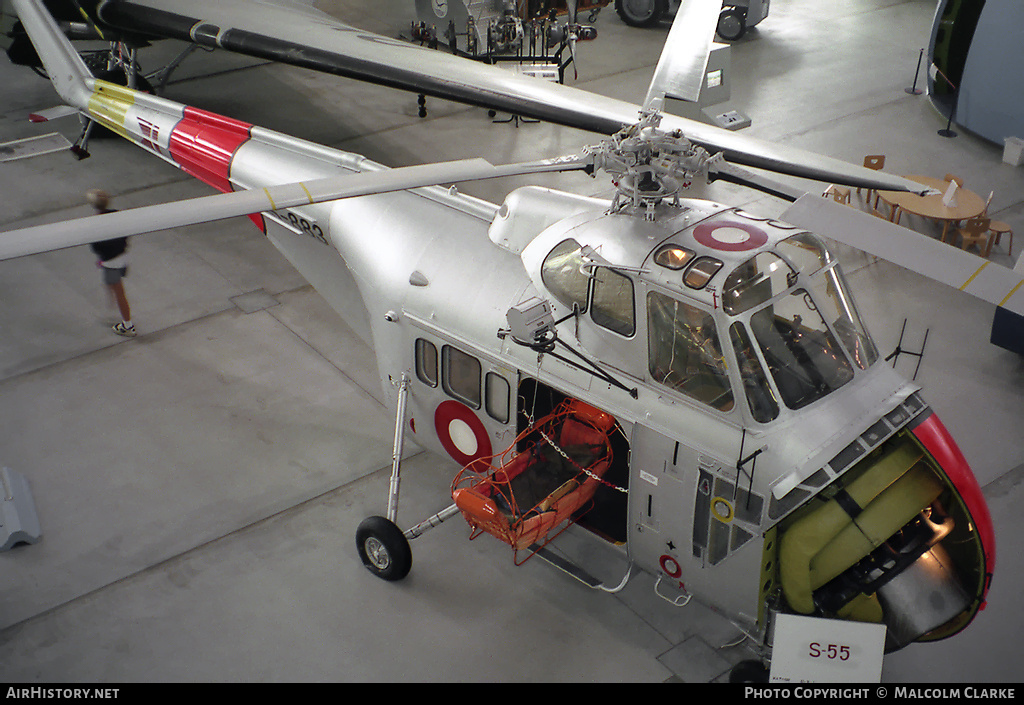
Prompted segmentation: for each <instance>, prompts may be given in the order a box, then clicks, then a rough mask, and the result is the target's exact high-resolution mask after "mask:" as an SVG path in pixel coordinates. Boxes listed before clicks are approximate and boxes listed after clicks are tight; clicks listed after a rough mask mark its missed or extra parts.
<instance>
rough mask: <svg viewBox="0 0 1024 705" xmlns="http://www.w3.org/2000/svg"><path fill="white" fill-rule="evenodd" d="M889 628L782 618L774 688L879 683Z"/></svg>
mask: <svg viewBox="0 0 1024 705" xmlns="http://www.w3.org/2000/svg"><path fill="white" fill-rule="evenodd" d="M885 632H886V628H885V625H884V624H870V623H867V622H851V621H847V620H840V619H821V618H818V617H802V616H798V615H791V614H780V615H779V616H778V619H777V621H776V624H775V640H774V644H773V646H772V666H771V676H770V681H771V682H772V683H878V682H880V681H881V680H882V655H883V653H884V651H885Z"/></svg>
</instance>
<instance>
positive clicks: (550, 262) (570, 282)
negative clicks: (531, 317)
mask: <svg viewBox="0 0 1024 705" xmlns="http://www.w3.org/2000/svg"><path fill="white" fill-rule="evenodd" d="M585 263H586V262H585V261H584V259H583V255H582V249H581V248H580V244H579V243H578V242H576V241H575V240H563V241H562V242H560V243H559V244H557V245H555V248H554V249H553V250H551V252H549V253H548V256H547V257H545V258H544V264H543V265H541V271H540V278H541V281H543V282H544V286H546V287H547V288H548V291H550V292H551V294H552V295H553V296H554V297H555V298H556V299H557V300H558V301H561V302H562V303H563V304H565V305H566V306H568V307H570V308H571V307H572V306H573V305H576V306H578V307H579V309H580V310H581V311H583V310H586V308H587V287H588V285H589V284H590V277H589V276H587V275H586V274H584V273H583V270H582V267H583V265H584V264H585Z"/></svg>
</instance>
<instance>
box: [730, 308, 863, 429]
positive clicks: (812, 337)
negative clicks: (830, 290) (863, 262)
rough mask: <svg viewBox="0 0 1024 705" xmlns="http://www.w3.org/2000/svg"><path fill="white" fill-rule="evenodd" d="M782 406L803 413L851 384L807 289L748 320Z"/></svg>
mask: <svg viewBox="0 0 1024 705" xmlns="http://www.w3.org/2000/svg"><path fill="white" fill-rule="evenodd" d="M750 329H751V331H752V332H753V334H754V339H755V340H757V342H758V345H759V346H760V347H761V352H762V353H763V355H764V360H765V362H766V363H767V365H768V372H769V373H770V374H771V376H772V378H773V379H774V380H775V386H776V388H778V390H779V394H780V395H781V396H782V401H783V403H785V405H786V406H788V407H789V408H790V409H801V408H803V407H805V406H807V405H808V404H810V403H811V402H814V401H817V400H818V399H821V398H822V397H824V396H825V395H827V394H829V393H830V392H832V391H834V390H836V389H838V388H839V387H841V386H843V385H844V384H846V383H847V382H849V381H850V380H851V379H853V365H851V364H850V361H849V360H848V359H847V358H846V355H845V354H844V353H843V350H842V346H840V345H839V341H837V340H836V338H835V336H833V335H832V332H831V331H830V330H829V329H828V326H826V325H825V321H824V319H823V318H822V317H821V314H820V313H819V312H818V308H817V306H816V305H815V303H814V300H813V299H812V298H811V295H810V294H809V293H808V292H807V291H806V290H805V289H794V290H793V291H792V292H791V293H790V294H789V295H788V296H783V297H780V298H778V299H776V300H775V302H774V303H772V304H770V305H768V306H765V307H764V308H762V309H761V310H760V311H758V312H756V313H754V314H753V315H752V316H751V317H750Z"/></svg>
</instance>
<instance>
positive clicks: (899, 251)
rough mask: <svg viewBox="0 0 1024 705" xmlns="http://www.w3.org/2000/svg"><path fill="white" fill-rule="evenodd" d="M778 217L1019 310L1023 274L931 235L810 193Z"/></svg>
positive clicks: (1023, 310) (1023, 300) (1022, 310)
mask: <svg viewBox="0 0 1024 705" xmlns="http://www.w3.org/2000/svg"><path fill="white" fill-rule="evenodd" d="M779 219H780V220H783V221H785V222H787V223H790V224H791V225H796V226H798V227H802V228H807V229H808V230H812V231H814V232H817V233H820V234H822V235H825V236H827V237H829V238H831V239H833V240H838V241H839V242H842V243H845V244H847V245H850V246H851V247H856V248H857V249H859V250H862V251H864V252H867V253H868V254H872V255H875V256H877V257H881V258H882V259H885V260H888V261H889V262H892V263H893V264H897V265H899V266H901V267H904V268H905V269H909V270H910V271H912V272H917V273H918V274H922V275H924V276H926V277H929V278H930V279H934V280H935V281H938V282H942V283H943V284H947V285H949V286H952V287H954V288H956V289H959V290H960V291H963V292H965V293H968V294H971V295H973V296H976V297H978V298H979V299H981V300H983V301H988V302H989V303H993V304H995V305H996V306H999V307H1001V308H1005V309H1007V310H1009V311H1012V312H1013V313H1016V314H1018V315H1024V275H1022V274H1021V273H1020V272H1016V271H1014V270H1012V269H1008V268H1007V267H1003V266H1001V265H998V264H995V263H993V262H991V261H990V260H987V259H984V258H982V257H978V256H977V255H974V254H971V253H970V252H965V251H964V250H961V249H958V248H956V247H950V246H949V245H947V244H945V243H943V242H941V241H940V240H937V239H935V238H932V237H928V236H927V235H922V234H921V233H918V232H914V231H913V230H909V229H907V228H904V227H902V226H900V225H896V224H895V223H890V222H889V221H888V220H883V219H882V218H878V217H875V216H873V215H870V214H868V213H865V212H864V211H862V210H859V209H857V208H851V207H850V206H847V205H842V204H839V203H836V202H835V201H833V200H832V199H830V198H821V197H820V196H813V195H811V194H807V195H805V196H802V197H801V198H800V199H799V200H797V202H796V203H794V204H793V205H791V206H790V207H789V208H788V209H786V211H785V212H784V213H783V214H782V215H781V216H780V217H779Z"/></svg>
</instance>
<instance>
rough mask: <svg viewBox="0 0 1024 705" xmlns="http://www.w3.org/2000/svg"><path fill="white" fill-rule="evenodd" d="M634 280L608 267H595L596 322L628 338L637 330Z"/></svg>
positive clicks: (592, 316) (594, 312) (591, 314)
mask: <svg viewBox="0 0 1024 705" xmlns="http://www.w3.org/2000/svg"><path fill="white" fill-rule="evenodd" d="M633 296H634V294H633V280H632V279H630V278H629V277H627V276H625V275H624V274H619V273H618V272H616V271H614V270H612V269H609V268H607V267H596V268H595V269H594V303H593V308H592V310H591V312H590V316H591V318H593V319H594V323H596V324H597V325H599V326H601V327H602V328H607V329H608V330H610V331H614V332H615V333H618V334H619V335H624V336H626V337H627V338H628V337H630V336H632V335H633V333H635V332H636V307H635V305H634V303H633Z"/></svg>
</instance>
